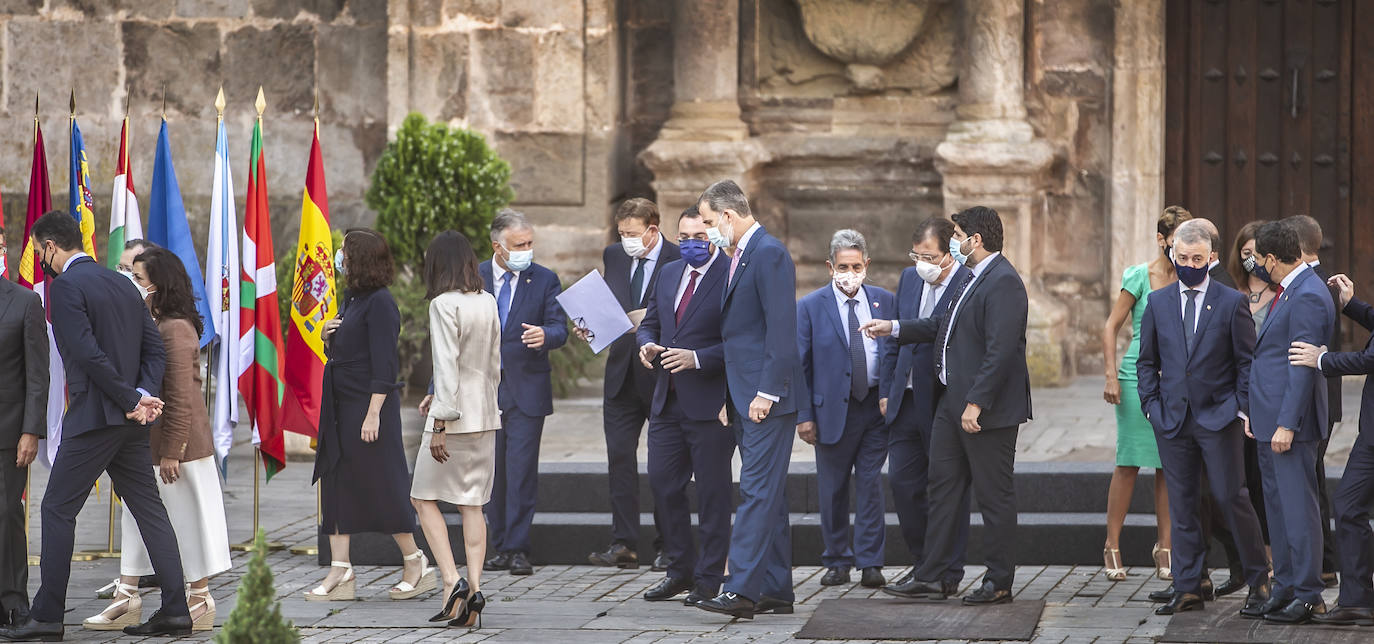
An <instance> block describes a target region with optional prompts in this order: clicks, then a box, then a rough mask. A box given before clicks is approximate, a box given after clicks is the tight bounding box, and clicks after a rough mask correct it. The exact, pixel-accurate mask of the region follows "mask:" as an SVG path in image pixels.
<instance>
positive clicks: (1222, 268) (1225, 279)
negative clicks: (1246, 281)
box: [1207, 262, 1236, 288]
mask: <svg viewBox="0 0 1374 644" xmlns="http://www.w3.org/2000/svg"><path fill="white" fill-rule="evenodd" d="M1207 276H1208V277H1210V278H1212V281H1213V282H1217V283H1218V284H1222V285H1224V286H1226V287H1227V288H1236V281H1235V280H1233V279H1231V274H1230V273H1228V272H1226V264H1225V263H1224V262H1222V263H1218V264H1217V265H1216V266H1213V267H1212V268H1211V270H1209V271H1207Z"/></svg>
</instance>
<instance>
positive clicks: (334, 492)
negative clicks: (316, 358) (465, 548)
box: [305, 229, 435, 601]
mask: <svg viewBox="0 0 1374 644" xmlns="http://www.w3.org/2000/svg"><path fill="white" fill-rule="evenodd" d="M335 264H336V268H337V270H338V275H339V276H340V277H341V279H342V281H344V282H345V284H346V287H347V288H346V290H345V291H344V296H343V298H342V302H343V305H342V306H341V307H340V315H339V317H337V318H335V319H334V320H330V321H329V322H327V323H326V324H325V329H324V337H325V342H326V353H327V355H328V357H329V362H328V363H327V364H326V365H325V369H324V385H323V387H322V392H323V394H322V401H321V405H320V437H319V445H318V453H317V454H316V456H315V480H317V481H319V482H320V522H321V525H322V527H323V530H324V532H325V534H328V535H329V548H330V551H331V552H332V554H333V557H332V562H331V568H330V571H329V576H328V577H326V578H325V580H324V582H323V583H321V584H320V586H319V587H317V588H315V589H314V590H311V591H310V592H307V593H306V594H305V598H306V599H309V600H317V601H332V600H351V599H353V598H354V596H355V586H356V583H355V581H354V575H353V567H352V565H351V563H350V559H349V553H348V546H349V536H350V535H352V534H356V533H359V532H382V533H388V534H390V535H391V536H392V537H393V538H394V539H396V545H397V546H400V548H401V552H402V553H404V554H405V570H404V571H403V574H402V579H401V582H400V583H398V584H396V586H394V587H393V588H392V589H391V598H392V599H409V598H411V597H414V596H416V595H419V594H420V593H423V592H426V591H428V590H433V589H434V587H435V579H434V572H433V569H432V568H430V567H429V562H428V561H427V560H426V558H425V555H424V553H423V552H421V551H420V549H419V548H418V547H416V545H415V536H414V531H415V510H414V508H413V507H412V506H411V504H410V474H409V472H408V470H407V467H406V456H405V446H404V444H403V442H402V440H401V406H400V393H399V391H398V389H399V387H398V385H397V382H396V372H397V367H398V362H399V359H398V356H397V353H396V342H397V337H398V336H399V334H400V331H401V315H400V312H399V311H398V310H397V308H396V301H395V300H394V299H392V297H391V291H389V290H387V286H389V285H390V284H391V281H392V278H393V277H394V275H395V266H394V264H393V263H392V260H391V250H390V249H389V248H387V244H386V240H385V239H383V238H382V236H381V235H378V234H377V233H376V232H374V231H371V230H368V229H352V230H349V231H348V232H347V233H345V234H344V240H343V246H342V248H340V249H339V252H338V253H337V254H336V255H335Z"/></svg>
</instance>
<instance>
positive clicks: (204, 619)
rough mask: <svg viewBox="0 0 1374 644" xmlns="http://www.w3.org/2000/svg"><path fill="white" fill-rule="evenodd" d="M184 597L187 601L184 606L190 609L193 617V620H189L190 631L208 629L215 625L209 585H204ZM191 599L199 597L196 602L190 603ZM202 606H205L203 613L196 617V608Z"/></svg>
mask: <svg viewBox="0 0 1374 644" xmlns="http://www.w3.org/2000/svg"><path fill="white" fill-rule="evenodd" d="M186 599H187V601H186V608H187V609H189V610H190V611H191V615H192V617H193V619H194V620H195V621H193V622H191V630H192V631H208V630H210V629H212V628H214V627H215V598H214V597H212V596H211V595H210V587H209V586H206V587H205V589H204V590H200V591H196V592H193V593H190V594H188V595H187V596H186ZM193 599H199V600H200V601H199V602H198V603H194V604H193V603H191V600H193ZM202 607H203V608H205V612H204V613H201V614H200V616H199V617H196V616H195V613H196V609H198V608H202Z"/></svg>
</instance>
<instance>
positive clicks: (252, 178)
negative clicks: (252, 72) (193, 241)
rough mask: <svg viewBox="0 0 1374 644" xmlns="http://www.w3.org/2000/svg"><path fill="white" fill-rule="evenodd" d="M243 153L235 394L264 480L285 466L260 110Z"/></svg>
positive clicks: (277, 322) (274, 273)
mask: <svg viewBox="0 0 1374 644" xmlns="http://www.w3.org/2000/svg"><path fill="white" fill-rule="evenodd" d="M257 104H258V122H257V124H256V125H254V126H253V143H252V147H251V148H250V152H249V153H248V196H247V198H246V199H245V203H244V206H243V264H242V265H243V277H242V279H241V280H240V282H239V285H240V288H241V295H240V296H239V307H240V308H239V311H240V315H239V351H240V354H239V394H240V395H241V396H243V404H244V406H245V407H247V408H248V418H249V422H251V423H252V424H253V444H254V445H256V446H257V447H258V449H259V450H260V451H261V452H262V464H263V465H264V466H265V467H266V469H267V480H269V481H270V480H272V475H273V474H276V473H277V472H279V471H281V469H282V468H284V467H286V443H285V441H284V440H283V439H284V437H283V435H282V427H281V400H282V393H283V391H284V390H285V386H284V385H283V384H282V380H281V374H282V342H281V315H280V314H279V313H278V308H277V264H276V251H275V249H274V248H273V246H272V222H271V219H272V218H271V217H270V216H269V215H268V210H267V160H266V159H265V158H263V156H262V110H263V109H264V108H265V107H266V102H265V101H264V100H263V96H262V88H258V100H257Z"/></svg>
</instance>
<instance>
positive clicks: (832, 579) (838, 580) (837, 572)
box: [821, 566, 849, 586]
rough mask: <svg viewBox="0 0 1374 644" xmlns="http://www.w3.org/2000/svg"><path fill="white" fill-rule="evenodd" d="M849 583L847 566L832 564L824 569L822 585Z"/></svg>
mask: <svg viewBox="0 0 1374 644" xmlns="http://www.w3.org/2000/svg"><path fill="white" fill-rule="evenodd" d="M847 583H849V568H848V567H845V566H832V567H830V568H829V569H827V570H826V571H825V576H824V577H821V585H822V586H839V585H840V584H847Z"/></svg>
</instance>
